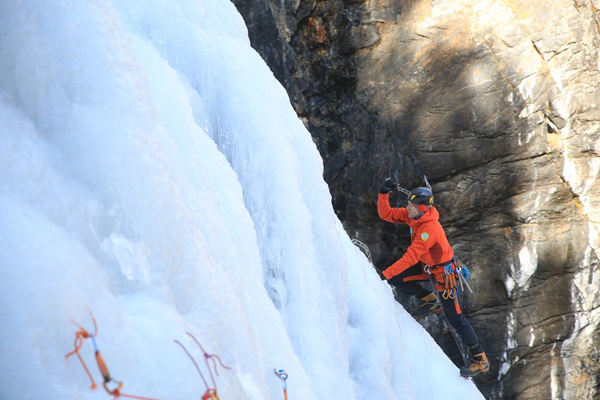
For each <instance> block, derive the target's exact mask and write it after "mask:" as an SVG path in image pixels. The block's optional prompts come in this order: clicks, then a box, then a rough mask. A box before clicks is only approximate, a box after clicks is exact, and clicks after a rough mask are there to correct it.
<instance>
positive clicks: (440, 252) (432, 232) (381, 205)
mask: <svg viewBox="0 0 600 400" xmlns="http://www.w3.org/2000/svg"><path fill="white" fill-rule="evenodd" d="M377 212H378V213H379V217H381V219H384V220H386V221H388V222H394V223H397V224H407V225H409V226H410V228H411V231H412V235H411V244H410V246H409V247H408V249H407V250H406V253H404V255H403V256H402V258H401V259H399V260H398V261H396V262H395V263H394V264H392V265H391V266H390V267H389V268H387V269H386V270H385V271H383V275H384V276H385V277H386V278H387V279H390V278H391V277H393V276H396V275H398V274H400V273H402V272H403V271H404V270H406V269H407V268H409V267H411V266H413V265H415V264H416V263H417V262H419V261H421V262H422V263H423V264H427V265H430V266H434V265H437V264H442V263H445V262H448V261H451V260H452V257H453V256H454V251H452V247H450V244H449V243H448V239H447V238H446V233H445V232H444V228H442V225H440V221H439V218H440V214H439V213H438V211H437V210H436V208H435V207H431V208H430V209H429V210H427V211H426V212H425V214H423V216H421V218H419V219H412V218H409V217H408V210H407V209H406V208H392V207H390V202H389V193H387V194H381V193H380V194H379V198H378V200H377Z"/></svg>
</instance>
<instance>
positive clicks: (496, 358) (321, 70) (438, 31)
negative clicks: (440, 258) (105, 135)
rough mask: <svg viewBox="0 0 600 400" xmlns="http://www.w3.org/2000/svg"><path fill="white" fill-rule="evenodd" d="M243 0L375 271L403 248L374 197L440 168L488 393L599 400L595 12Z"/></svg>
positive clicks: (599, 147)
mask: <svg viewBox="0 0 600 400" xmlns="http://www.w3.org/2000/svg"><path fill="white" fill-rule="evenodd" d="M234 3H236V5H237V6H238V9H239V10H240V13H241V14H242V16H243V17H244V18H245V20H246V22H247V25H248V30H249V35H250V38H251V42H252V44H253V46H254V47H255V48H256V49H257V50H258V51H259V53H260V54H261V55H262V56H263V57H264V58H265V60H266V61H267V62H268V64H269V65H270V66H271V68H272V70H273V72H274V74H275V76H276V77H277V78H278V79H279V80H280V81H281V82H282V84H283V85H284V86H285V87H286V88H287V90H288V93H289V95H290V98H291V101H292V104H293V105H294V107H295V108H296V111H297V113H298V115H299V116H300V117H301V118H302V119H303V121H304V122H305V124H306V126H307V127H308V129H309V130H310V132H311V133H312V135H313V137H314V140H315V142H316V143H317V146H318V148H319V151H320V152H321V154H322V156H323V160H324V163H325V179H326V181H327V182H328V184H329V185H330V188H331V192H332V195H333V201H334V208H335V210H336V212H337V214H338V216H339V217H340V219H341V220H342V222H343V224H344V227H345V228H346V230H347V231H348V233H349V234H350V235H351V236H353V237H356V238H358V239H360V240H362V241H363V242H365V243H367V244H368V245H369V247H370V248H371V252H372V254H373V255H374V258H375V261H376V263H377V264H378V265H379V266H381V267H385V266H387V265H389V263H391V262H392V261H394V260H395V259H397V258H398V257H400V256H401V255H402V253H403V251H404V250H405V249H406V247H407V245H408V232H407V230H406V229H404V228H402V227H399V226H396V225H391V224H387V223H385V222H382V221H381V220H379V219H378V217H377V213H376V206H375V205H376V196H377V189H378V187H379V185H380V184H381V182H382V181H383V180H384V179H385V178H386V177H387V176H393V177H395V178H397V179H398V180H399V181H400V182H401V183H402V184H403V185H405V186H406V187H413V186H416V185H421V184H422V181H421V176H422V175H423V174H427V176H428V178H429V180H430V182H431V183H432V184H433V188H434V193H435V195H436V203H437V206H438V208H439V210H440V213H441V214H442V223H443V225H444V226H445V227H446V229H447V233H448V236H449V239H450V241H451V243H452V244H453V246H454V248H455V251H456V253H457V254H458V255H459V257H460V258H461V259H462V260H463V261H464V262H465V263H466V264H467V265H468V266H469V267H470V269H471V271H472V273H473V278H472V280H471V286H472V287H473V288H474V289H475V291H476V293H475V294H474V295H468V296H466V297H465V299H464V308H465V310H466V314H467V316H468V317H469V319H470V320H471V322H472V324H473V325H474V327H475V329H476V331H477V332H478V333H479V335H480V336H481V339H482V343H483V344H484V346H485V348H486V349H487V350H488V354H489V356H490V358H491V361H492V370H491V373H490V374H488V375H486V376H484V377H479V378H477V379H476V383H477V385H478V386H479V387H480V389H481V390H482V392H483V393H484V394H485V395H486V397H487V398H490V399H508V398H510V399H520V400H521V399H551V398H552V399H562V398H578V399H579V398H581V399H584V398H585V399H587V398H594V396H597V398H600V380H599V379H600V378H598V376H599V375H600V339H599V337H600V291H599V290H598V287H599V282H600V270H599V261H598V258H599V254H600V250H599V247H600V239H599V235H600V183H599V180H598V175H599V173H600V87H599V85H600V72H599V67H600V58H599V54H598V49H599V48H600V13H599V12H598V11H597V9H598V8H600V1H598V0H592V1H583V0H575V1H570V0H569V1H567V0H547V1H545V2H544V6H543V7H540V3H539V2H538V1H534V0H514V1H510V0H504V1H499V0H497V1H492V0H481V1H480V0H437V1H431V0H423V1H419V0H412V1H401V0H397V1H393V0H390V1H384V0H371V1H364V0H352V1H349V0H346V1H341V0H328V1H316V0H293V1H292V0H284V1H279V0H277V1H274V0H273V1H268V0H263V1H260V0H255V1H251V2H248V1H243V0H234ZM393 199H395V200H393V201H392V202H394V201H397V202H398V204H402V202H401V199H400V196H399V195H395V197H393Z"/></svg>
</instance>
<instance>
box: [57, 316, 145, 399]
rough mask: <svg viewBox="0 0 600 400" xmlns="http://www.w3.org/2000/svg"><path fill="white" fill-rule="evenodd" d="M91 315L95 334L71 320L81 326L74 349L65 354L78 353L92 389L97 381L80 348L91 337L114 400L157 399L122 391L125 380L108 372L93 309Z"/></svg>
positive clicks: (95, 386)
mask: <svg viewBox="0 0 600 400" xmlns="http://www.w3.org/2000/svg"><path fill="white" fill-rule="evenodd" d="M90 316H91V317H92V321H93V322H94V333H93V334H91V333H89V332H88V331H86V330H85V329H84V328H83V327H81V325H79V324H78V323H77V322H75V321H73V320H71V322H72V323H73V324H75V325H76V326H77V327H78V328H79V330H78V331H77V332H75V342H74V347H75V348H74V350H73V351H71V352H70V353H68V354H67V355H66V356H65V358H69V357H70V356H72V355H73V354H76V355H77V358H78V359H79V361H80V362H81V365H82V366H83V369H84V370H85V372H86V373H87V375H88V377H89V378H90V381H91V382H92V385H91V389H92V390H94V389H96V388H97V387H98V385H96V382H95V381H94V378H93V377H92V374H91V373H90V370H89V369H88V367H87V365H86V364H85V362H84V361H83V358H82V357H81V354H79V350H80V349H81V347H82V346H83V341H84V339H91V340H92V344H93V346H94V356H95V358H96V363H97V364H98V369H99V370H100V373H101V374H102V377H103V378H104V382H102V386H103V387H104V389H105V390H106V392H107V393H108V394H110V395H111V396H114V397H113V400H115V399H117V398H119V397H129V398H132V399H140V400H155V399H152V398H149V397H140V396H133V395H130V394H123V393H121V388H122V387H123V382H119V381H116V380H114V379H113V378H112V377H111V376H110V373H109V372H108V368H107V366H106V362H104V359H103V358H102V354H100V350H98V345H97V343H96V336H98V324H97V323H96V318H94V315H93V314H92V312H91V311H90ZM111 382H113V383H114V384H116V387H115V388H114V389H109V387H108V384H109V383H111Z"/></svg>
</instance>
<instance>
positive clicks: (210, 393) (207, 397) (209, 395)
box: [174, 332, 231, 400]
mask: <svg viewBox="0 0 600 400" xmlns="http://www.w3.org/2000/svg"><path fill="white" fill-rule="evenodd" d="M186 334H187V335H188V336H189V337H191V338H192V340H194V342H196V345H198V347H199V348H200V350H201V351H202V353H203V355H204V362H205V363H206V369H208V373H209V374H210V379H211V381H212V384H213V387H210V386H209V385H208V382H207V381H206V379H205V378H204V374H202V371H201V370H200V367H199V366H198V363H197V362H196V360H195V359H194V357H192V355H191V354H190V352H189V351H188V349H186V347H185V346H184V345H183V344H182V343H181V342H180V341H179V340H174V342H175V343H177V344H178V345H179V346H181V348H182V349H183V351H185V354H187V356H188V357H189V358H190V360H192V363H194V366H195V367H196V371H198V374H199V375H200V378H202V381H203V382H204V385H205V386H206V392H204V395H202V400H220V399H219V395H218V394H217V384H216V382H215V377H214V376H213V373H212V369H211V367H210V365H209V364H208V361H209V360H210V361H212V363H213V369H214V370H215V374H217V376H219V372H218V371H217V363H216V362H215V359H216V360H217V361H219V364H221V367H223V368H225V369H231V368H230V367H227V366H226V365H224V364H223V362H222V361H221V359H220V358H219V356H217V355H215V354H208V353H207V352H206V351H204V347H202V345H201V344H200V342H199V341H198V339H196V337H195V336H194V335H192V334H191V333H189V332H186Z"/></svg>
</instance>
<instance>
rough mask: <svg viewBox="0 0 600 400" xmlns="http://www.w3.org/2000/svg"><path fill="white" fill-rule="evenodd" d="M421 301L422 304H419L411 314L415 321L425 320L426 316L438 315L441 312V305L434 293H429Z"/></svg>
mask: <svg viewBox="0 0 600 400" xmlns="http://www.w3.org/2000/svg"><path fill="white" fill-rule="evenodd" d="M421 301H422V302H423V304H421V306H420V307H419V308H417V309H416V310H415V311H413V312H412V313H411V315H412V316H413V318H415V319H421V318H425V317H426V316H428V315H431V314H433V313H439V312H440V311H442V305H441V304H440V302H439V301H438V298H437V296H436V295H435V294H434V293H430V294H428V295H427V296H425V297H423V298H421Z"/></svg>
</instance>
